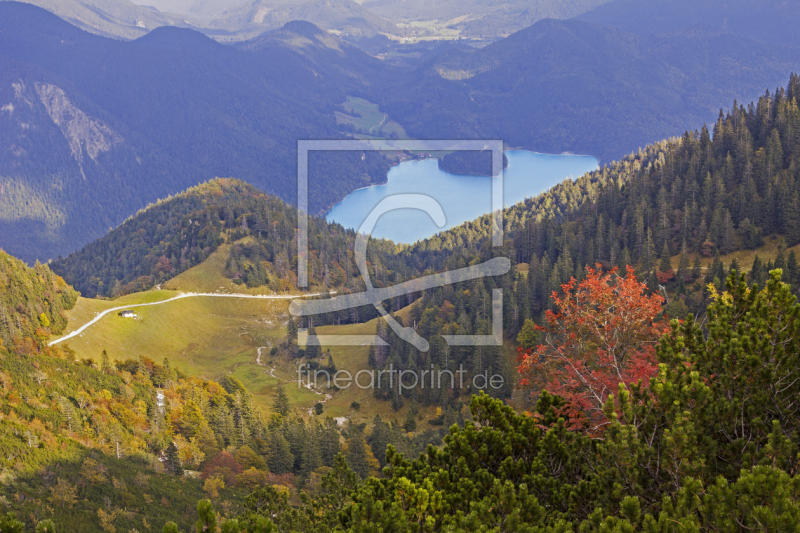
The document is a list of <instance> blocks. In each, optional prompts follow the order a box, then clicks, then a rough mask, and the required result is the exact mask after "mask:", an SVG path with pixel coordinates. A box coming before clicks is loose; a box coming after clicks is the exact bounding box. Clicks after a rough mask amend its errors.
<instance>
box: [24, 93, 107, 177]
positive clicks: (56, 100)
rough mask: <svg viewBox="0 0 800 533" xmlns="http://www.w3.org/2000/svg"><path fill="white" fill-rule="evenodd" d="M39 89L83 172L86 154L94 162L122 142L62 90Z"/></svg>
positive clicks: (41, 98) (49, 112) (41, 97)
mask: <svg viewBox="0 0 800 533" xmlns="http://www.w3.org/2000/svg"><path fill="white" fill-rule="evenodd" d="M35 88H36V94H37V95H38V96H39V100H41V102H42V104H43V105H44V107H45V108H46V109H47V113H48V115H50V118H51V119H53V122H55V124H56V126H58V127H59V128H61V132H62V133H63V134H64V137H66V139H67V142H68V143H69V146H70V150H71V151H72V155H73V157H75V160H76V161H77V162H78V165H80V166H81V169H82V168H83V156H84V153H85V154H86V155H88V156H89V157H90V158H91V159H92V160H94V159H95V158H97V155H98V154H99V153H100V152H107V151H109V150H111V148H113V147H114V145H117V144H120V143H121V142H122V137H121V136H120V135H118V134H117V133H116V132H115V131H114V130H112V129H111V128H109V127H108V126H107V125H106V124H104V123H103V122H102V121H100V120H97V119H93V118H91V117H89V116H88V115H87V114H86V113H84V112H83V111H81V110H80V109H78V108H77V107H75V105H73V104H72V102H70V100H69V98H68V97H67V95H66V93H65V92H64V91H63V90H62V89H61V88H59V87H57V86H55V85H51V84H49V83H38V82H37V83H36V84H35Z"/></svg>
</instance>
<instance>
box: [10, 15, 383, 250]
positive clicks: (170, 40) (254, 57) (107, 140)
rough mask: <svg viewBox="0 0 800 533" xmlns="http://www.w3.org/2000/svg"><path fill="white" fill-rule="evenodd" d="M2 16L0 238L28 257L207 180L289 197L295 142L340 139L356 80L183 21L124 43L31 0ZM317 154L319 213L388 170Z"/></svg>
mask: <svg viewBox="0 0 800 533" xmlns="http://www.w3.org/2000/svg"><path fill="white" fill-rule="evenodd" d="M0 14H2V16H0V30H2V31H0V62H2V64H3V66H4V68H2V69H1V70H0V99H1V100H2V102H3V103H2V104H0V107H2V111H0V124H2V127H0V144H2V146H3V151H2V156H0V176H2V187H3V191H4V192H3V193H2V195H0V207H2V209H1V210H0V213H2V215H0V234H2V236H3V238H2V245H3V246H4V247H5V248H6V249H7V250H9V251H10V252H12V253H14V254H15V255H17V256H21V257H22V258H23V259H26V260H29V261H33V260H34V259H36V258H42V259H45V258H47V257H54V256H57V255H59V254H64V253H67V252H70V251H73V250H74V249H77V248H78V247H80V246H81V245H82V244H84V243H86V242H88V241H89V240H91V239H92V238H95V237H98V236H100V235H102V234H103V233H104V232H105V231H107V230H108V228H109V227H114V226H116V225H118V224H119V223H120V222H122V221H123V220H124V219H125V218H126V217H127V216H129V215H130V214H131V213H133V212H135V211H136V210H138V209H141V208H142V207H144V206H145V205H147V204H148V203H150V202H153V201H155V200H156V199H158V198H164V197H166V196H168V195H169V194H176V193H178V192H180V191H181V190H184V189H186V188H188V187H190V186H192V185H195V184H197V183H199V182H202V181H205V180H207V179H211V178H214V177H216V176H229V175H237V176H239V177H242V178H244V179H246V180H247V181H249V182H251V183H254V184H256V185H258V186H259V187H260V188H262V189H264V190H266V191H268V192H270V193H272V194H276V195H279V196H281V197H283V198H284V199H286V200H292V199H293V198H294V194H295V193H296V185H294V184H293V179H292V178H293V177H294V175H295V174H296V170H295V164H296V162H295V159H296V158H295V157H294V156H293V155H292V154H294V151H295V149H296V143H297V139H298V138H309V137H314V138H337V137H343V136H344V134H343V133H341V132H339V131H338V127H337V125H336V121H335V118H334V111H335V110H339V109H340V107H339V104H340V103H341V102H344V101H345V99H346V95H347V91H348V90H349V89H350V88H352V87H353V86H354V85H355V84H356V83H355V82H353V81H352V79H351V78H349V77H348V78H345V76H344V75H343V74H342V69H336V68H332V67H331V68H329V69H328V70H327V71H326V72H327V73H328V74H330V75H331V76H333V77H334V78H335V79H329V78H327V77H325V76H321V75H320V72H319V69H317V68H315V67H314V63H315V61H316V62H317V63H326V62H327V63H331V61H330V58H328V59H327V60H326V61H322V60H314V59H307V57H308V56H314V55H315V54H317V53H319V52H321V50H320V49H317V48H303V47H292V46H291V43H290V40H291V39H287V40H286V42H285V47H284V50H282V54H281V55H280V59H281V61H280V62H276V61H275V59H276V56H277V54H259V53H258V52H250V51H246V50H238V49H235V48H232V47H228V46H224V45H221V44H218V43H216V42H214V41H212V40H211V39H209V38H207V37H205V36H203V35H201V34H200V33H197V32H194V31H192V30H188V29H180V28H160V29H157V30H155V31H153V32H151V33H149V34H148V35H146V36H145V37H142V38H140V39H137V40H136V41H133V42H120V41H114V40H111V39H106V38H103V37H98V36H95V35H91V34H88V33H86V32H83V31H81V30H78V29H77V28H75V27H73V26H71V25H69V24H67V23H66V22H64V21H62V20H60V19H58V18H57V17H55V16H54V15H52V14H50V13H47V12H46V11H44V10H42V9H40V8H37V7H34V6H31V5H26V4H19V3H16V2H2V3H0ZM289 33H291V31H290V30H287V31H286V32H284V34H289ZM280 43H281V41H279V40H275V41H273V44H274V45H275V46H273V50H274V49H275V48H276V47H280ZM351 48H352V47H351ZM356 52H357V51H355V50H348V53H350V54H355V53H356ZM360 56H363V57H367V58H368V56H366V54H360ZM314 158H317V159H316V160H319V161H322V160H324V161H325V164H323V165H319V166H318V167H315V168H316V171H315V172H314V173H313V174H312V175H311V183H310V187H311V195H310V201H311V208H312V210H313V212H314V213H319V212H321V211H324V210H325V209H327V208H328V207H330V206H331V205H333V204H334V203H335V202H336V201H338V200H340V199H341V197H343V196H344V195H345V194H346V193H347V192H349V191H350V190H353V189H356V188H358V187H361V186H364V185H367V184H369V183H372V182H373V181H374V180H382V179H384V178H385V174H386V170H387V169H388V166H389V165H388V163H387V162H385V161H384V160H383V158H382V157H381V156H379V155H378V154H376V153H369V154H366V157H365V160H363V161H362V159H361V157H360V154H328V155H324V154H320V153H317V154H315V155H314V156H313V157H312V166H313V165H314V164H315V163H314V160H315V159H314ZM21 206H29V207H27V208H25V209H23V208H22V207H21Z"/></svg>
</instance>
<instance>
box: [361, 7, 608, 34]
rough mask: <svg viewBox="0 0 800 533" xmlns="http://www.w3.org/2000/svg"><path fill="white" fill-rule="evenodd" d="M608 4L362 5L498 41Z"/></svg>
mask: <svg viewBox="0 0 800 533" xmlns="http://www.w3.org/2000/svg"><path fill="white" fill-rule="evenodd" d="M607 1H608V0H499V1H492V2H486V1H485V0H443V1H436V2H431V1H428V0H366V1H365V2H363V4H362V5H363V6H364V7H366V8H369V10H370V11H372V12H374V13H377V14H378V15H381V16H383V17H386V18H387V19H390V20H404V21H413V20H440V21H449V22H450V23H451V25H452V27H455V28H459V29H461V30H462V34H463V35H466V36H470V37H471V36H486V37H499V36H504V35H508V34H510V33H513V32H515V31H518V30H521V29H522V28H524V27H526V26H530V25H531V24H533V23H534V22H537V21H539V20H542V19H545V18H555V19H568V18H572V17H574V16H576V15H578V14H580V13H583V12H585V11H588V10H590V9H592V8H594V7H596V6H598V5H600V4H603V3H605V2H607Z"/></svg>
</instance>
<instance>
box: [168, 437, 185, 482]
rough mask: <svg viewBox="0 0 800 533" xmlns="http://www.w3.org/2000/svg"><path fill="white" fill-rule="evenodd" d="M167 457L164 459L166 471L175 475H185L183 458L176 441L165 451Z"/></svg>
mask: <svg viewBox="0 0 800 533" xmlns="http://www.w3.org/2000/svg"><path fill="white" fill-rule="evenodd" d="M165 455H166V459H165V460H164V471H165V472H167V473H168V474H173V475H175V476H182V475H183V467H182V466H181V459H180V455H179V453H178V447H177V446H175V443H174V442H170V443H169V446H167V450H166V452H165Z"/></svg>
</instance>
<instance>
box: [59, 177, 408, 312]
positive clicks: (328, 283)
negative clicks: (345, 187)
mask: <svg viewBox="0 0 800 533" xmlns="http://www.w3.org/2000/svg"><path fill="white" fill-rule="evenodd" d="M296 233H297V210H296V208H294V207H292V206H290V205H288V204H286V203H285V202H283V201H282V200H280V199H279V198H276V197H274V196H270V195H267V194H264V193H262V192H260V191H258V190H257V189H256V188H255V187H253V186H252V185H249V184H246V183H244V182H242V181H239V180H234V179H215V180H211V181H209V182H207V183H204V184H201V185H198V186H195V187H192V188H190V189H188V190H187V191H185V192H183V193H181V194H179V195H176V196H174V197H170V198H167V199H164V200H162V201H159V202H157V203H155V204H153V205H151V206H149V207H148V208H147V209H144V210H142V211H140V212H139V213H137V214H136V215H135V216H133V217H131V218H130V219H128V220H127V221H125V222H124V223H123V224H122V225H120V226H119V227H118V228H116V229H114V230H112V231H111V232H109V233H108V234H107V235H106V236H104V237H102V238H100V239H98V240H96V241H94V242H92V243H90V244H88V245H87V246H85V247H84V248H83V249H81V250H80V251H78V252H74V253H72V254H70V255H69V256H67V257H66V258H63V259H58V260H56V261H53V262H52V264H51V266H52V268H53V269H54V270H55V271H56V272H59V273H61V274H62V275H63V276H64V277H65V279H67V280H68V281H69V282H70V283H72V284H74V285H75V286H76V287H77V288H78V289H79V290H80V291H81V293H82V294H83V295H84V296H87V297H94V296H107V297H116V296H119V295H121V294H128V293H131V292H137V291H142V290H146V289H149V288H151V287H153V286H155V285H156V284H158V283H162V282H164V281H166V280H168V279H170V278H172V277H174V276H176V275H177V274H179V273H181V272H183V271H185V270H187V269H189V268H191V267H192V266H194V265H197V264H199V263H201V262H202V261H204V260H205V259H206V258H207V257H208V256H209V255H210V254H211V253H212V252H213V251H214V250H216V249H217V247H218V246H219V244H220V243H222V242H224V241H226V240H227V241H228V242H231V243H234V246H233V247H232V250H231V254H230V257H229V259H228V265H227V269H226V275H228V276H229V277H230V278H231V279H232V280H233V281H234V282H236V283H240V284H243V285H246V286H248V287H259V286H269V288H270V289H272V290H274V291H279V290H287V289H292V288H293V287H296V285H297V240H296V239H297V236H296ZM246 238H249V240H248V239H246ZM242 239H244V240H242ZM240 240H241V241H242V242H237V241H240ZM308 242H309V281H310V283H311V285H312V286H313V287H322V288H323V289H324V288H329V289H333V288H337V287H339V288H341V287H349V288H352V289H353V290H356V289H357V287H361V286H363V282H362V281H360V279H361V278H360V276H359V275H358V270H357V267H356V264H355V258H354V256H353V244H354V242H355V232H354V231H353V230H345V229H344V228H342V227H341V226H340V225H338V224H330V223H328V222H326V221H325V220H324V219H322V218H318V217H310V218H309V241H308ZM370 248H371V249H370V254H376V256H379V257H381V258H382V261H381V262H385V263H389V264H397V265H400V266H398V267H397V270H402V268H401V266H402V265H401V264H400V263H397V262H396V261H392V257H393V252H394V250H395V249H396V246H395V245H394V244H392V243H391V242H388V241H378V242H373V243H372V244H371V247H370ZM393 269H394V267H393ZM376 281H377V283H378V284H382V283H384V282H385V279H381V278H380V277H379V279H378V280H376Z"/></svg>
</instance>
